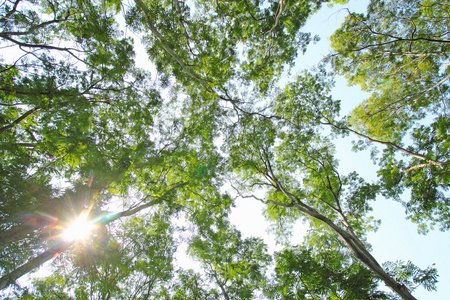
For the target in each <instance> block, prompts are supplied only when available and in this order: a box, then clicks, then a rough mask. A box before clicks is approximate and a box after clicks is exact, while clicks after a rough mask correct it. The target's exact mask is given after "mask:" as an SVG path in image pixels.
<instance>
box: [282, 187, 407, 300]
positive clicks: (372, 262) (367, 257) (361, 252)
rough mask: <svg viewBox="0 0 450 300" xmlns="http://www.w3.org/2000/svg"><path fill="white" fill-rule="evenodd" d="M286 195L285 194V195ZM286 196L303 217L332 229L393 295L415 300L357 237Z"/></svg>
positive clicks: (290, 195) (289, 195)
mask: <svg viewBox="0 0 450 300" xmlns="http://www.w3.org/2000/svg"><path fill="white" fill-rule="evenodd" d="M285 194H286V193H285ZM286 196H288V197H289V198H290V199H291V200H293V202H294V205H293V206H294V207H295V208H296V209H297V210H299V211H301V212H302V213H304V214H305V215H308V216H310V217H312V218H314V219H317V220H320V221H322V222H324V223H325V224H327V225H328V226H329V227H330V228H331V229H333V230H334V231H335V232H336V233H337V234H338V235H339V236H340V237H341V239H342V240H343V241H344V242H345V243H346V244H347V246H348V247H349V248H350V250H352V252H353V253H354V254H355V255H356V257H357V258H358V259H359V260H360V261H361V262H363V263H364V264H365V265H366V266H367V267H368V268H369V269H370V270H372V271H373V272H374V273H375V274H376V275H377V276H378V277H379V278H380V279H381V280H383V281H384V283H385V284H386V285H387V286H389V287H390V288H391V289H392V290H393V291H394V292H395V293H397V294H398V295H399V296H400V297H402V298H403V299H405V300H416V298H415V297H414V296H413V295H411V293H410V292H409V290H408V289H407V288H406V286H404V285H403V284H400V283H398V282H397V281H396V280H394V279H393V278H392V277H391V276H389V274H387V273H386V272H385V271H384V269H383V268H382V267H381V266H380V264H379V263H378V262H377V260H376V259H375V258H374V257H373V256H372V254H370V252H369V251H368V250H367V249H366V248H365V247H364V245H363V243H362V242H361V241H360V240H359V239H358V237H356V236H354V235H352V234H350V233H349V232H347V231H345V230H344V229H342V228H341V227H339V226H337V225H336V224H334V222H333V221H331V220H330V219H328V218H327V217H325V216H324V215H322V214H320V213H319V212H317V211H316V210H315V209H313V208H311V207H309V206H307V205H304V204H303V203H302V205H299V204H297V203H298V199H294V197H295V196H293V195H292V194H290V193H287V194H286Z"/></svg>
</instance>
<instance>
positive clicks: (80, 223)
mask: <svg viewBox="0 0 450 300" xmlns="http://www.w3.org/2000/svg"><path fill="white" fill-rule="evenodd" d="M88 215H89V211H87V212H83V213H82V214H81V215H80V216H79V217H78V218H77V219H76V220H75V221H73V222H72V223H71V224H70V225H69V226H67V227H66V229H64V230H63V231H62V233H61V237H62V239H63V240H65V241H66V242H73V241H84V240H85V239H86V238H87V237H89V235H90V234H91V232H92V230H94V229H95V228H97V225H95V224H94V223H92V222H91V221H89V220H88Z"/></svg>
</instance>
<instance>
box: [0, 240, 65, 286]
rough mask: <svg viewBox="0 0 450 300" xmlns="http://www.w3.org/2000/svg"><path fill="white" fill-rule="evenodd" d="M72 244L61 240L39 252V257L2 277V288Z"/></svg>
mask: <svg viewBox="0 0 450 300" xmlns="http://www.w3.org/2000/svg"><path fill="white" fill-rule="evenodd" d="M70 245H71V243H63V242H61V243H59V244H57V245H56V246H54V247H52V248H51V249H50V250H47V251H45V252H44V253H41V254H39V255H38V256H37V257H35V258H33V259H31V260H29V261H28V262H27V263H26V264H24V265H22V266H20V267H18V268H17V269H15V270H14V271H12V272H11V273H9V274H6V275H4V276H3V277H2V278H0V290H2V289H4V288H6V287H7V286H8V285H10V284H13V283H14V282H15V281H16V280H17V279H19V278H20V277H22V276H23V275H25V274H27V273H29V272H31V271H32V270H34V269H36V268H38V267H40V266H41V265H42V264H44V263H45V262H47V261H49V260H50V259H52V258H53V257H55V256H56V255H57V254H58V253H60V252H62V251H64V250H66V249H67V248H68V247H69V246H70Z"/></svg>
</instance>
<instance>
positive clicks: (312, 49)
mask: <svg viewBox="0 0 450 300" xmlns="http://www.w3.org/2000/svg"><path fill="white" fill-rule="evenodd" d="M367 3H368V1H366V0H364V1H363V0H356V1H355V0H354V1H350V2H349V3H348V4H346V5H343V6H342V5H336V6H334V7H332V8H329V7H327V6H324V7H323V8H322V9H321V10H320V11H319V13H317V14H316V15H314V16H313V17H312V18H311V19H310V20H309V21H308V22H307V25H306V27H305V28H304V31H305V32H308V31H310V32H312V33H313V34H318V35H319V36H320V37H321V41H320V42H318V43H317V44H311V45H309V47H308V51H307V52H306V54H305V55H304V56H299V58H298V59H297V61H296V67H295V68H294V69H293V70H292V72H291V73H292V74H293V75H295V74H296V73H298V72H299V71H300V70H302V69H307V68H311V67H313V66H314V65H315V64H316V63H318V62H319V61H320V60H321V59H322V58H323V57H324V56H326V55H327V54H329V53H330V52H331V50H330V47H329V39H328V38H329V36H330V35H331V34H332V33H333V32H334V30H336V29H337V28H338V27H339V26H340V24H341V23H342V21H343V19H344V18H345V16H346V15H347V12H346V10H345V9H344V8H349V9H350V10H351V11H356V12H363V11H364V10H365V8H366V6H367ZM129 34H130V35H131V33H129ZM135 39H136V41H138V40H139V38H138V37H135ZM136 52H137V61H138V64H139V65H148V66H149V68H150V67H151V64H150V62H149V61H148V59H147V58H146V55H145V50H143V48H142V47H140V48H137V49H136ZM333 96H334V98H336V99H341V101H342V112H343V114H345V113H348V112H350V111H351V109H352V108H353V107H355V106H356V105H357V104H358V103H360V102H361V101H363V100H364V99H365V97H367V94H365V93H363V92H361V90H360V89H359V88H358V87H357V86H353V87H349V86H347V83H346V81H345V79H343V78H337V79H336V88H335V89H334V91H333ZM351 138H352V137H350V138H346V139H344V140H341V141H340V142H339V143H338V144H337V153H338V157H339V159H340V171H341V172H342V173H344V174H346V173H349V172H351V171H357V172H358V173H359V174H361V175H362V176H363V177H364V178H365V179H366V180H367V181H374V180H376V167H375V166H374V165H373V163H372V161H371V159H370V157H369V153H368V152H367V151H366V152H358V153H355V152H352V151H351V147H352V145H351V142H350V140H351ZM236 204H237V207H236V208H235V209H233V211H232V214H231V216H230V219H231V222H232V223H233V224H235V225H236V226H237V228H238V229H239V230H241V232H242V233H243V235H244V237H249V236H258V237H262V238H264V240H265V242H266V243H267V244H268V245H269V246H270V249H271V251H274V250H279V249H280V246H277V245H276V243H275V237H274V236H273V235H271V234H268V233H267V231H266V229H267V228H268V225H269V224H268V223H267V222H266V221H265V220H264V217H263V216H262V209H263V207H264V206H263V205H262V204H260V203H258V202H257V201H255V200H250V199H238V200H237V203H236ZM373 207H374V211H373V215H374V216H375V217H376V218H380V219H381V221H382V223H381V226H380V228H379V230H378V231H377V232H376V233H370V234H369V236H368V241H369V242H370V243H371V244H372V246H373V252H372V254H373V255H374V257H375V258H376V259H377V260H378V261H379V262H380V263H382V262H385V261H395V260H403V261H408V260H411V261H412V262H413V263H415V264H416V265H418V266H419V267H421V268H426V267H427V266H430V265H432V264H434V263H435V264H436V265H435V266H436V268H437V269H438V274H439V283H438V285H437V287H438V291H437V292H428V291H425V290H423V289H421V288H419V289H417V290H416V291H414V292H413V295H414V296H415V297H416V298H417V299H425V300H428V299H430V300H433V299H436V300H437V299H447V298H448V295H450V285H448V284H447V283H449V282H450V260H449V253H450V234H449V233H448V232H439V231H431V232H430V233H428V234H427V235H419V234H418V233H417V227H416V225H414V224H413V223H412V222H410V221H408V220H406V219H405V213H404V209H403V207H402V206H401V205H400V203H397V202H394V201H392V200H388V199H384V198H383V197H378V198H377V199H376V201H375V202H374V203H373ZM306 230H307V228H306V227H305V226H304V225H303V224H296V226H295V227H294V231H293V233H294V234H293V237H292V239H291V242H292V243H300V242H301V240H302V238H303V236H304V234H305V232H306ZM179 260H180V261H182V260H185V261H184V262H182V264H183V265H184V266H185V267H194V266H195V265H196V264H193V263H190V262H189V261H188V260H186V259H185V257H183V256H180V257H179ZM43 269H44V270H43V272H42V273H45V268H43Z"/></svg>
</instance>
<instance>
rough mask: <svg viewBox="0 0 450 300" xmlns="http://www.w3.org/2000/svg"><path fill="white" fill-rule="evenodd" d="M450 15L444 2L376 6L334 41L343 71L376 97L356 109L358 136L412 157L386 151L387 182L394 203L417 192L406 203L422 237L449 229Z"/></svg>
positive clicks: (383, 171)
mask: <svg viewBox="0 0 450 300" xmlns="http://www.w3.org/2000/svg"><path fill="white" fill-rule="evenodd" d="M448 15H449V8H448V6H447V5H442V4H441V3H440V2H438V1H402V0H396V1H371V3H370V5H369V7H368V9H367V13H366V14H355V13H351V12H349V15H348V17H347V18H346V21H345V23H344V24H343V25H342V27H341V28H339V29H338V30H337V31H336V32H335V33H334V35H333V36H332V38H331V40H332V47H333V49H334V50H335V51H336V53H335V54H333V55H332V56H331V57H330V59H331V61H332V64H333V67H334V69H335V70H336V72H337V73H338V74H341V75H344V76H345V77H346V78H347V79H348V81H349V83H350V84H358V85H360V86H361V88H362V89H363V90H364V91H367V92H370V93H371V96H370V97H369V98H368V99H367V100H366V101H364V102H363V103H361V104H360V105H359V106H358V107H357V108H355V109H354V110H353V112H352V115H351V117H350V124H351V125H352V127H353V129H351V131H353V132H355V130H356V131H359V132H360V133H361V134H360V136H363V137H365V138H366V139H368V140H369V141H372V142H373V141H381V142H383V143H384V144H387V145H389V146H392V145H393V144H396V145H399V146H400V148H402V149H403V150H406V151H403V150H402V152H403V153H402V155H403V157H399V155H397V154H396V152H395V151H393V149H387V150H385V151H384V152H383V155H382V158H381V160H380V171H379V176H380V179H381V180H380V181H381V183H382V185H383V186H384V188H385V193H384V194H385V195H386V196H391V197H393V198H394V199H396V200H399V199H400V195H401V194H402V193H403V191H405V189H411V190H412V194H411V199H410V200H409V201H404V202H403V204H404V206H405V208H406V212H407V214H408V217H409V218H410V219H412V220H413V221H414V222H416V223H419V230H420V231H421V232H426V231H427V230H428V228H429V227H431V228H433V227H434V225H436V224H438V225H439V227H440V229H442V230H448V228H449V223H448V202H449V199H448V196H447V195H446V191H447V190H448V184H449V171H448V163H449V162H448V151H449V150H448V126H447V125H448V124H447V123H448V112H447V106H448V104H449V98H448V82H449V75H448V73H449V70H450V69H449V68H448V62H447V61H448V59H449V51H450V50H449V41H448V30H447V29H448V28H447V27H448V23H449V17H448ZM347 130H348V128H347ZM408 134H410V135H409V139H410V140H411V142H406V141H405V139H406V137H407V135H408ZM405 142H406V143H408V144H410V145H409V146H402V144H404V143H405ZM362 144H364V143H362V142H361V144H360V145H362ZM405 153H406V154H407V155H406V157H405V155H404V154H405ZM412 154H414V155H412Z"/></svg>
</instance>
